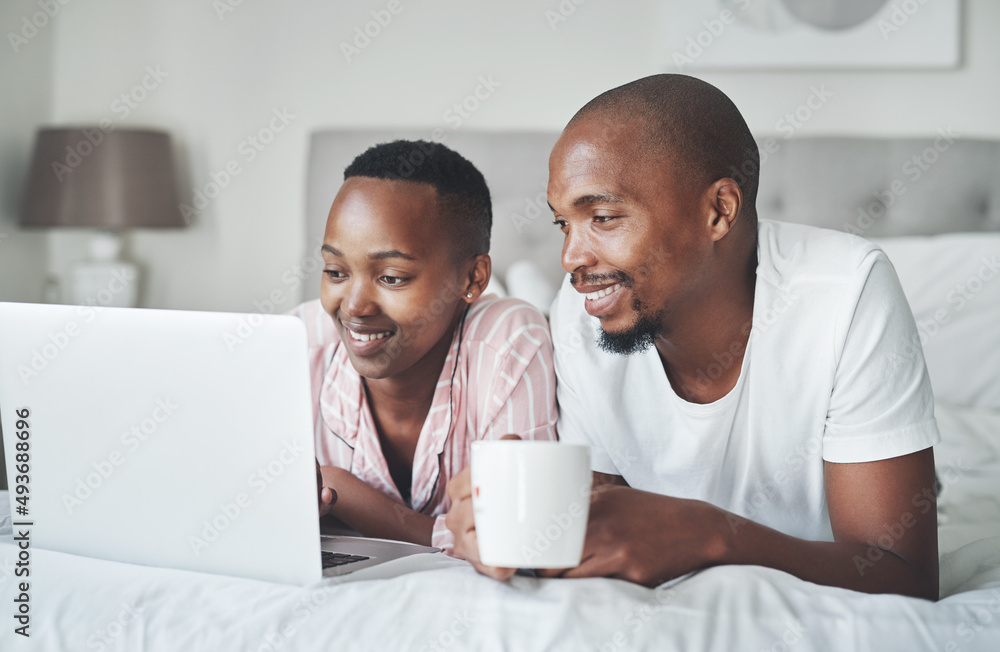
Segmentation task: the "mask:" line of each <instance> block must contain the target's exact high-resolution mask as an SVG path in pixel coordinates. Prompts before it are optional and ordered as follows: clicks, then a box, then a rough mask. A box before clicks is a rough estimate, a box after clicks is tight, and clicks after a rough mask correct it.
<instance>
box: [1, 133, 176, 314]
mask: <svg viewBox="0 0 1000 652" xmlns="http://www.w3.org/2000/svg"><path fill="white" fill-rule="evenodd" d="M179 205H180V200H179V198H178V193H177V177H176V175H175V172H174V161H173V154H172V152H171V147H170V136H169V135H168V134H166V133H164V132H161V131H151V130H142V129H115V130H114V131H110V132H106V131H104V130H103V129H102V128H100V127H97V126H94V127H79V128H65V129H40V130H39V131H38V134H37V136H36V138H35V151H34V156H33V157H32V161H31V169H30V172H29V174H28V185H27V191H26V193H25V198H24V205H23V211H22V214H21V226H24V227H41V228H45V227H71V228H92V229H96V231H95V233H94V236H93V237H92V239H91V243H90V259H89V260H87V261H86V262H84V263H80V264H78V265H76V266H75V267H74V268H73V269H72V272H71V280H70V292H69V299H70V302H71V303H75V304H81V305H82V304H90V305H101V306H122V307H134V306H135V305H136V303H137V299H138V288H139V269H138V267H137V266H136V265H134V264H133V263H130V262H126V261H123V260H119V254H120V253H121V248H122V241H121V232H122V231H125V230H126V229H136V228H180V227H183V226H186V223H185V220H184V218H183V217H182V216H181V212H180V208H179Z"/></svg>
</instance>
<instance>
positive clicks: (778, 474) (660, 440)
mask: <svg viewBox="0 0 1000 652" xmlns="http://www.w3.org/2000/svg"><path fill="white" fill-rule="evenodd" d="M757 257H758V264H757V279H756V290H755V295H754V307H753V326H752V330H751V331H750V339H749V342H748V345H747V349H746V353H745V354H744V358H743V364H742V367H741V369H740V376H739V380H738V381H737V383H736V385H735V387H733V389H732V390H731V391H730V392H729V393H728V394H727V395H726V396H724V397H722V398H720V399H719V400H717V401H715V402H713V403H709V404H704V405H703V404H696V403H690V402H688V401H685V400H683V399H681V398H680V397H679V396H677V393H676V392H675V391H674V390H673V388H672V387H671V385H670V381H669V380H668V379H667V376H666V373H665V372H664V370H663V365H662V363H661V361H660V357H659V354H658V352H657V350H656V349H655V348H653V347H651V348H650V349H649V350H647V351H645V352H643V353H640V354H637V355H632V356H621V355H614V354H611V353H605V352H604V351H602V350H601V349H599V348H598V347H597V344H596V338H597V335H598V332H599V331H598V329H599V327H600V322H599V320H598V319H597V318H596V317H591V316H590V315H588V314H587V313H586V311H585V310H584V308H583V302H584V297H583V295H582V294H579V293H578V292H576V291H575V290H574V289H573V288H572V286H571V285H570V284H569V282H568V281H569V279H568V277H567V281H566V282H565V283H563V287H562V289H561V290H560V291H559V294H558V295H557V296H556V299H555V301H554V302H553V305H552V313H551V319H552V337H553V343H554V346H555V367H556V377H557V385H556V396H557V399H558V402H559V422H558V425H557V431H558V433H559V438H560V439H562V440H564V441H569V442H579V443H586V444H590V446H591V466H592V468H593V470H595V471H599V472H601V473H609V474H614V475H620V476H622V477H623V478H624V479H625V480H626V481H627V482H628V483H629V485H630V486H632V487H634V488H636V489H643V490H646V491H653V492H657V493H660V494H664V495H669V496H677V497H681V498H693V499H699V500H704V501H707V502H710V503H712V504H714V505H716V506H718V507H721V508H723V509H725V510H728V511H730V512H733V513H735V514H738V515H740V516H744V517H746V518H748V519H750V520H753V521H756V522H758V523H762V524H764V525H767V526H769V527H772V528H775V529H777V530H780V531H782V532H785V533H787V534H790V535H792V536H796V537H799V538H803V539H808V540H816V541H832V540H833V533H832V530H831V528H830V517H829V514H828V512H827V506H826V492H825V487H824V481H823V461H824V460H826V461H828V462H869V461H873V460H882V459H888V458H891V457H897V456H900V455H905V454H908V453H913V452H916V451H919V450H923V449H925V448H928V447H930V446H933V445H934V444H936V443H937V442H938V441H939V440H940V436H939V435H938V429H937V423H936V422H935V420H934V399H933V396H932V394H931V385H930V379H929V378H928V375H927V370H926V367H925V366H924V358H923V352H922V350H921V349H920V344H919V337H918V335H917V330H916V325H915V324H914V320H913V315H912V313H911V312H910V309H909V306H908V305H907V303H906V298H905V297H904V296H903V291H902V289H901V288H900V285H899V280H898V279H897V278H896V273H895V271H894V270H893V268H892V266H891V264H890V263H889V261H888V259H887V258H886V257H885V254H883V253H882V251H881V250H880V249H878V247H876V246H875V245H874V244H872V243H870V242H868V241H867V240H863V239H861V238H858V237H855V236H852V235H848V234H846V233H840V232H837V231H828V230H825V229H816V228H812V227H807V226H802V225H797V224H787V223H782V222H773V221H768V220H761V221H760V228H759V236H758V247H757ZM734 348H736V347H734ZM736 350H738V348H737V349H736ZM715 358H716V362H714V363H712V364H711V365H709V366H708V367H707V368H706V369H705V370H704V371H703V372H702V373H703V374H705V376H707V377H709V378H716V377H718V376H719V375H720V374H721V373H722V371H723V369H724V368H728V366H729V365H731V364H734V358H733V356H732V354H731V353H730V352H729V351H720V352H719V353H718V354H717V355H716V356H715Z"/></svg>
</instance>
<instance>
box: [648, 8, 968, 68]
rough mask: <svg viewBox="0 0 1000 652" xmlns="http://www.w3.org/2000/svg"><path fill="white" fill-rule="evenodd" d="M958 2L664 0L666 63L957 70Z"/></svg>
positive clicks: (677, 65) (679, 65)
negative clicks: (955, 68)
mask: <svg viewBox="0 0 1000 652" xmlns="http://www.w3.org/2000/svg"><path fill="white" fill-rule="evenodd" d="M960 4H961V2H960V0H667V1H666V2H664V3H663V5H661V7H662V10H661V11H662V14H661V17H662V21H663V32H664V33H665V34H666V51H665V56H666V61H665V63H666V65H667V68H668V70H671V71H677V72H686V71H689V70H690V71H695V70H761V69H784V70H788V69H816V68H838V69H864V68H873V69H878V68H883V69H885V68H922V69H928V68H954V67H956V66H958V64H959V61H960V47H959V44H960V43H959V41H960V39H959V31H960V17H961V16H960V14H961V11H960V10H961V7H960Z"/></svg>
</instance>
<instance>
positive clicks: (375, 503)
mask: <svg viewBox="0 0 1000 652" xmlns="http://www.w3.org/2000/svg"><path fill="white" fill-rule="evenodd" d="M415 151H419V152H420V153H421V159H420V160H421V162H420V164H413V165H407V167H406V169H405V170H404V171H405V172H406V174H401V171H400V169H399V161H404V162H405V161H411V160H412V158H411V157H409V156H408V155H409V154H410V153H412V152H415ZM344 176H345V181H344V184H343V186H342V187H341V189H340V191H339V192H338V193H337V196H336V198H335V199H334V201H333V205H332V207H331V209H330V215H329V218H328V221H327V227H326V234H325V236H324V243H323V247H322V255H323V260H324V269H323V282H322V289H321V295H320V300H319V301H312V302H309V303H306V304H303V305H302V306H300V307H299V308H297V309H296V311H295V312H296V314H297V315H298V316H299V317H301V318H302V319H303V320H304V321H305V323H306V326H307V330H308V333H309V344H310V363H311V374H312V390H313V407H314V415H315V424H316V430H315V435H316V450H317V457H318V461H319V463H320V465H321V467H322V469H321V473H322V478H323V484H324V485H326V486H329V487H332V488H333V489H335V490H336V495H337V498H336V502H335V503H334V504H332V505H329V506H325V507H324V508H323V511H329V512H332V513H333V514H334V515H336V516H338V517H339V518H340V519H341V520H343V521H345V522H346V523H347V524H349V525H351V526H352V527H354V528H355V529H357V530H359V531H360V532H362V533H363V534H365V535H367V536H377V537H383V538H392V539H401V540H406V541H413V542H416V543H421V544H425V545H426V544H430V545H434V546H437V547H440V548H443V549H444V550H445V551H447V552H452V538H451V533H450V532H449V530H448V529H447V527H446V526H445V524H444V514H445V513H446V512H447V509H448V507H449V500H448V497H447V494H446V492H445V486H446V484H447V482H448V480H449V479H450V478H451V477H452V476H454V475H455V474H456V473H458V472H459V471H461V470H462V469H463V468H465V467H466V466H467V465H468V462H469V449H470V444H471V442H472V441H474V440H477V439H499V438H500V437H502V436H503V435H506V434H517V435H520V436H521V437H522V438H525V439H554V438H555V422H556V408H555V379H554V375H553V365H552V345H551V339H550V336H549V331H548V325H547V323H546V321H545V318H544V317H543V316H542V314H541V313H539V312H538V310H536V309H535V308H534V307H532V306H531V305H529V304H527V303H525V302H523V301H520V300H517V299H500V298H497V297H496V296H493V295H484V290H485V288H486V286H487V284H488V283H489V279H490V257H489V254H488V252H489V234H490V227H491V221H492V215H491V209H490V195H489V189H488V188H487V186H486V182H485V180H484V179H483V176H482V174H480V173H479V171H478V170H477V169H476V168H475V166H473V165H472V163H470V162H469V161H467V160H466V159H464V158H463V157H461V156H460V155H459V154H457V153H455V152H454V151H452V150H450V149H448V148H447V147H445V146H444V145H440V144H436V143H427V142H422V141H416V142H411V141H395V142H393V143H388V144H383V145H378V146H376V147H373V148H371V149H369V150H368V151H366V152H365V153H364V154H362V155H361V156H359V157H358V158H356V159H355V160H354V162H353V163H352V164H351V165H350V166H348V168H347V170H346V171H345V173H344ZM327 498H329V496H327Z"/></svg>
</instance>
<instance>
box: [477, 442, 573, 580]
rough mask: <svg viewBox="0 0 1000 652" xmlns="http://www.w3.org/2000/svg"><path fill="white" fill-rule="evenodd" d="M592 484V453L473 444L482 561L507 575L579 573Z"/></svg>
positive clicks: (559, 446)
mask: <svg viewBox="0 0 1000 652" xmlns="http://www.w3.org/2000/svg"><path fill="white" fill-rule="evenodd" d="M590 482H591V472H590V447H589V446H586V445H582V444H564V443H561V442H553V441H521V440H515V439H507V440H502V441H476V442H473V443H472V506H473V511H474V513H475V521H476V537H477V539H478V540H479V559H480V561H481V562H482V563H484V564H486V565H487V566H503V567H507V568H572V567H574V566H578V565H579V564H580V556H581V555H582V554H583V540H584V537H585V536H586V534H587V515H588V513H589V512H590Z"/></svg>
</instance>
